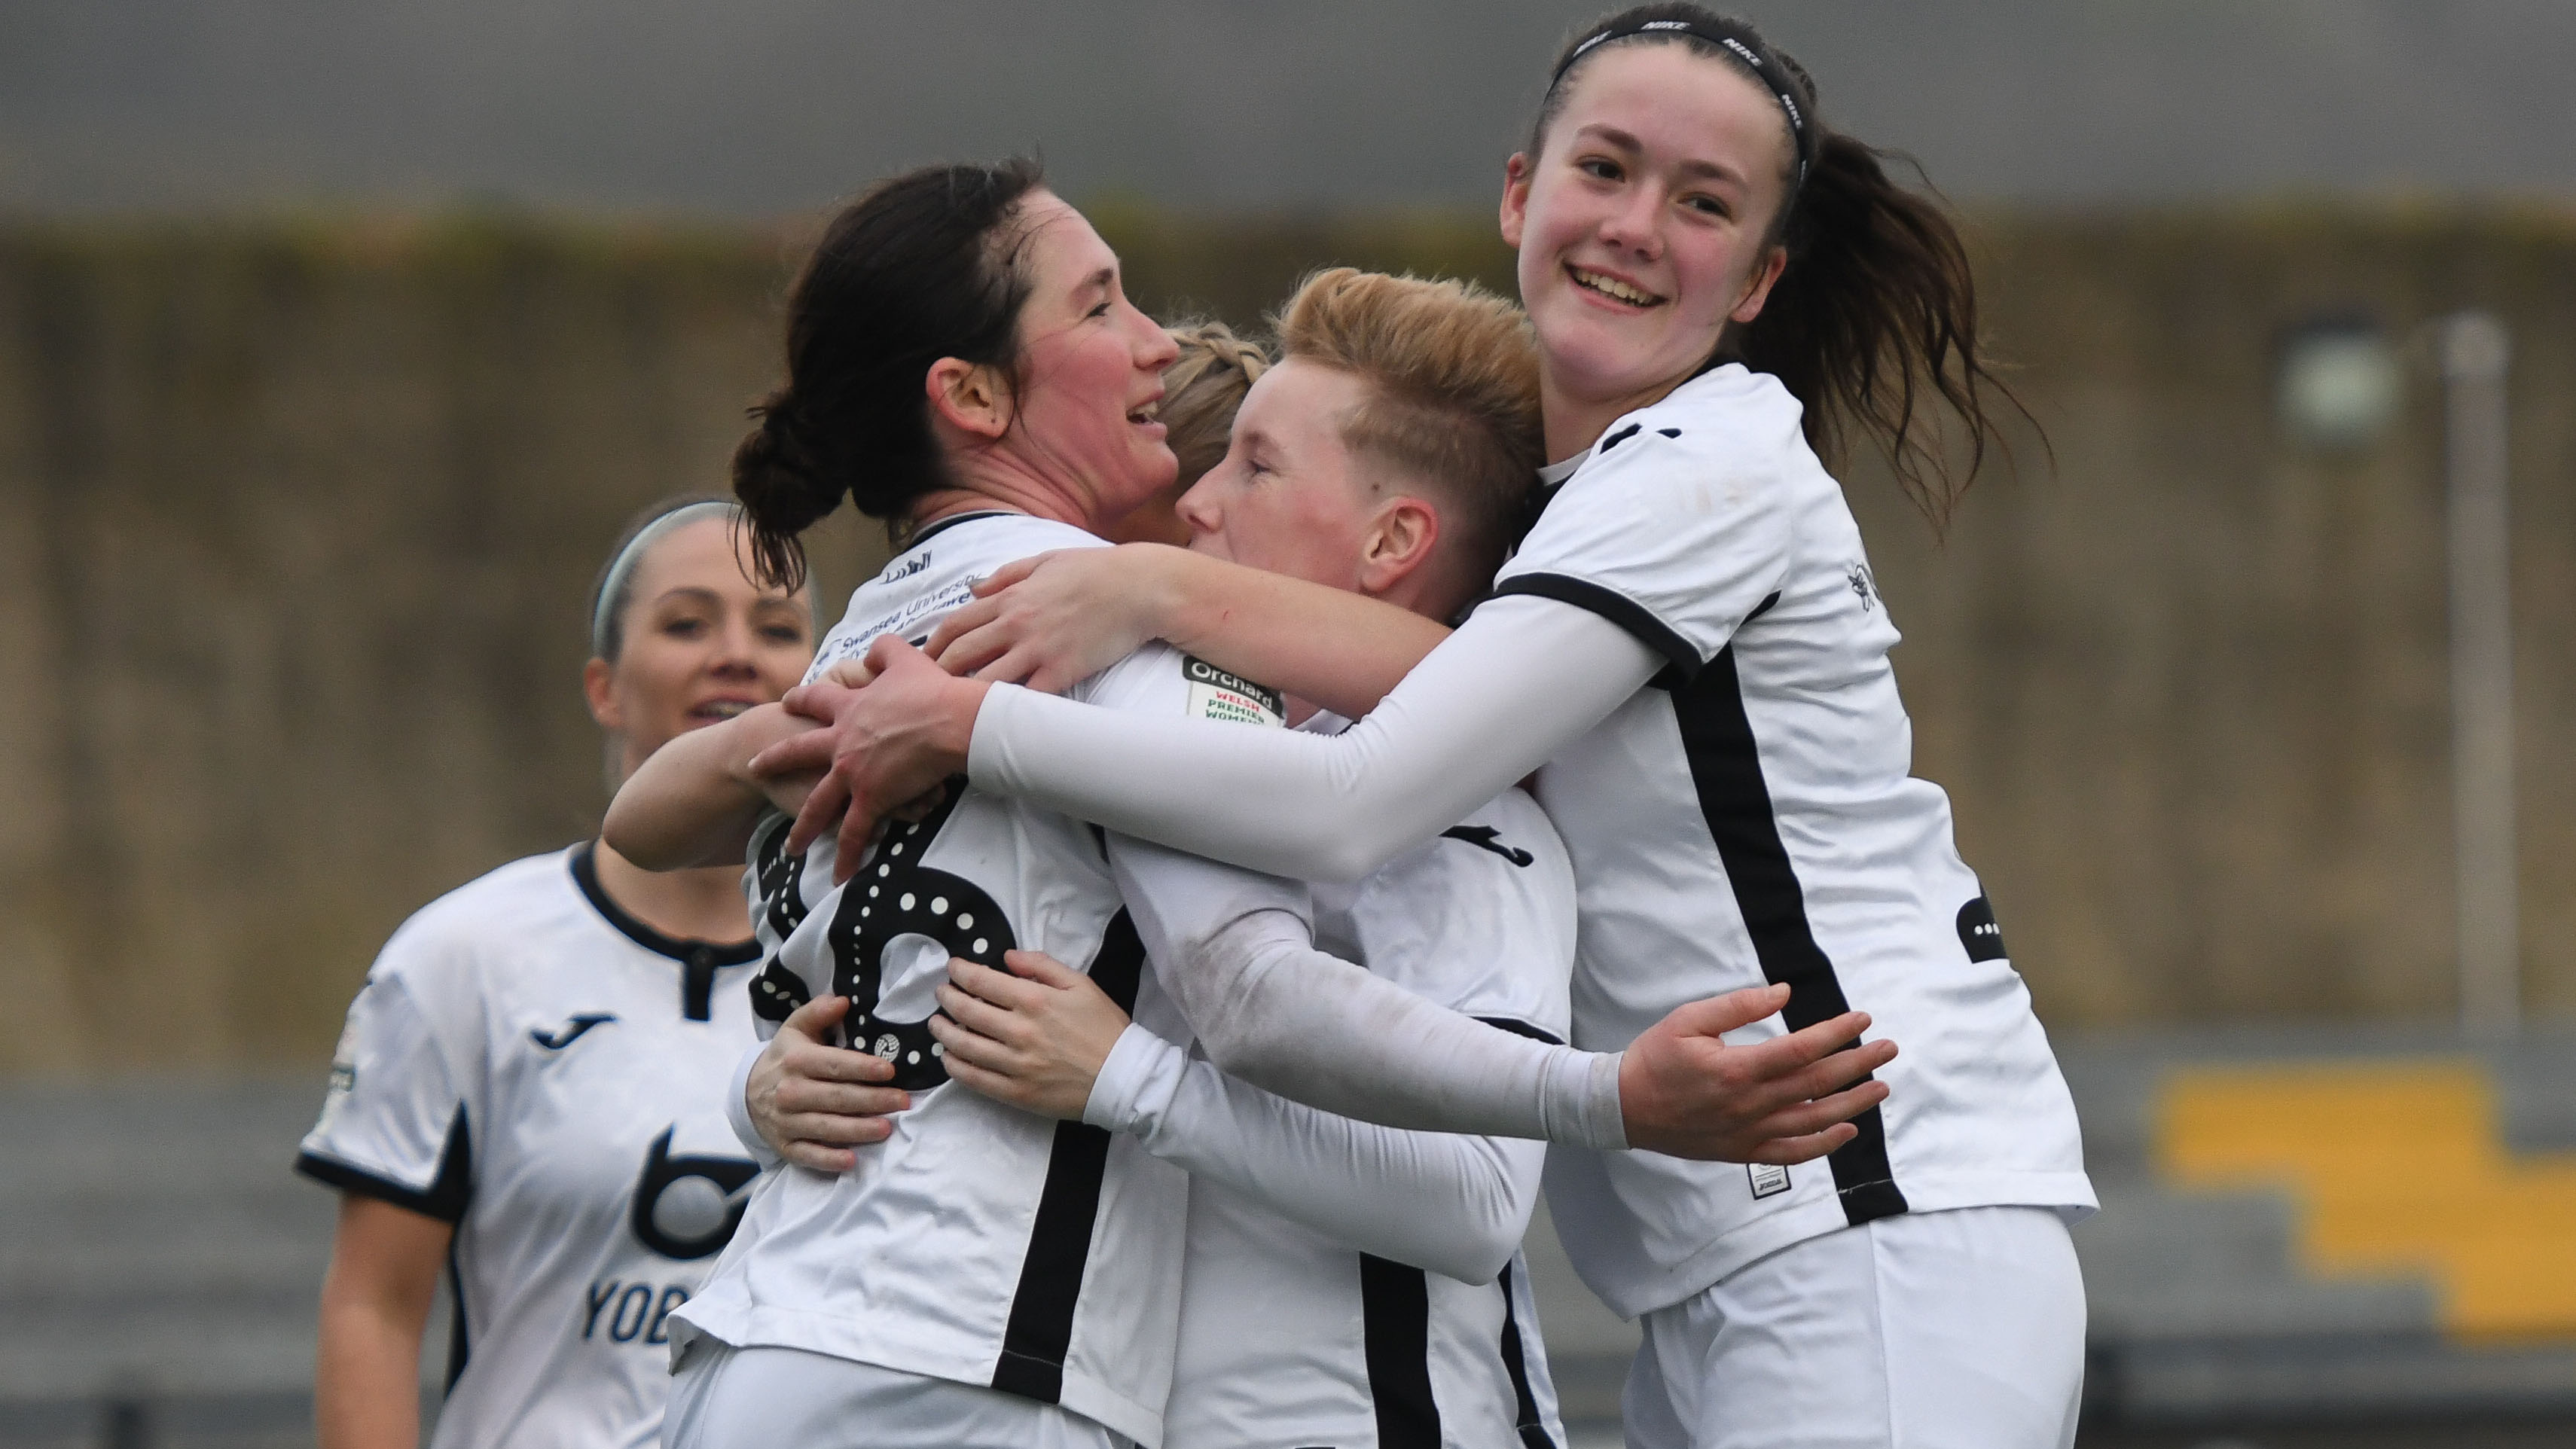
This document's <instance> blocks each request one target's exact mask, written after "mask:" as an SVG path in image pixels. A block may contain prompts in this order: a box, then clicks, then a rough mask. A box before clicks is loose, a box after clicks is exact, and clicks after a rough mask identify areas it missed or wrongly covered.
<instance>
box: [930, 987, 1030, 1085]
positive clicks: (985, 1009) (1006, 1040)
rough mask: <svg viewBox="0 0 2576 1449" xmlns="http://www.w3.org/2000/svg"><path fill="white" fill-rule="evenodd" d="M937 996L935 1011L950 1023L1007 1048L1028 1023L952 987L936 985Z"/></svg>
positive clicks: (981, 999) (1026, 1028)
mask: <svg viewBox="0 0 2576 1449" xmlns="http://www.w3.org/2000/svg"><path fill="white" fill-rule="evenodd" d="M937 994H938V997H939V1009H940V1010H942V1011H944V1012H947V1013H948V1016H949V1019H950V1020H952V1021H955V1022H956V1023H957V1024H958V1025H959V1026H962V1027H964V1028H966V1029H967V1030H968V1031H971V1032H973V1033H975V1034H976V1035H977V1036H980V1037H983V1038H985V1039H986V1040H988V1041H993V1042H998V1043H1000V1044H1001V1045H1003V1046H1010V1045H1012V1044H1014V1043H1015V1042H1016V1041H1017V1040H1018V1039H1019V1038H1020V1037H1021V1036H1022V1035H1023V1034H1024V1033H1026V1032H1027V1031H1028V1029H1029V1026H1028V1022H1027V1021H1026V1020H1025V1019H1023V1018H1021V1017H1018V1016H1015V1015H1013V1014H1012V1012H1011V1009H1010V1008H1009V1007H1007V1006H996V1005H994V1004H993V1003H992V1002H989V1001H986V1000H984V999H983V998H982V997H980V996H977V995H975V994H974V993H973V992H970V991H966V990H964V989H962V988H960V987H958V986H956V985H954V984H953V983H950V982H946V981H943V982H941V983H939V986H938V988H937ZM995 1065H999V1063H996V1064H995Z"/></svg>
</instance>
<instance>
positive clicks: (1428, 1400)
mask: <svg viewBox="0 0 2576 1449" xmlns="http://www.w3.org/2000/svg"><path fill="white" fill-rule="evenodd" d="M1360 1335H1361V1343H1362V1352H1363V1354H1364V1356H1365V1358H1366V1360H1367V1363H1368V1385H1369V1402H1370V1404H1371V1406H1372V1407H1373V1408H1374V1410H1375V1412H1376V1414H1377V1442H1378V1449H1440V1406H1439V1404H1437V1403H1436V1402H1434V1401H1433V1400H1432V1397H1431V1284H1430V1282H1429V1281H1428V1280H1427V1279H1425V1278H1424V1277H1423V1276H1422V1270H1421V1269H1420V1268H1415V1267H1411V1266H1409V1265H1407V1264H1404V1263H1398V1262H1394V1261H1392V1260H1391V1259H1387V1258H1381V1257H1378V1256H1376V1255H1375V1254H1373V1253H1362V1254H1360Z"/></svg>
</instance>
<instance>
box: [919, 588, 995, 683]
mask: <svg viewBox="0 0 2576 1449" xmlns="http://www.w3.org/2000/svg"><path fill="white" fill-rule="evenodd" d="M985 582H986V583H990V582H991V580H989V579H988V580H986V581H985ZM977 587H978V589H981V588H982V585H978V586H977ZM1001 613H1002V606H1001V604H1000V602H998V601H997V600H994V599H991V598H987V597H985V596H983V595H982V594H981V593H978V594H977V596H976V597H974V598H972V599H969V600H967V601H966V602H965V603H963V604H960V605H958V606H957V607H956V608H955V609H953V610H951V611H950V612H949V615H948V617H947V618H945V619H942V620H940V621H939V627H938V628H936V629H933V630H931V631H930V642H929V643H927V644H925V645H923V646H922V651H923V652H924V653H926V654H928V655H929V656H930V657H931V658H933V659H936V660H938V661H939V667H940V668H942V669H945V670H947V671H949V672H950V673H952V674H963V673H965V672H966V671H965V670H964V669H963V668H961V667H959V665H958V664H957V662H956V661H955V660H953V659H951V658H949V655H950V654H951V653H952V652H953V651H954V650H955V649H956V648H957V646H958V644H959V642H960V641H962V640H964V639H965V638H966V637H967V636H968V635H971V634H979V633H981V632H982V631H983V628H984V626H985V625H987V624H990V623H992V622H993V621H994V620H995V619H997V618H999V617H1001ZM986 647H988V648H989V647H990V640H989V639H987V641H986Z"/></svg>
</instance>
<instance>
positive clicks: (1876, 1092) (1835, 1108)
mask: <svg viewBox="0 0 2576 1449" xmlns="http://www.w3.org/2000/svg"><path fill="white" fill-rule="evenodd" d="M1886 1100H1887V1083H1885V1082H1863V1083H1861V1084H1860V1085H1859V1086H1857V1087H1853V1088H1851V1089H1849V1090H1848V1091H1842V1092H1836V1093H1834V1094H1833V1095H1832V1096H1829V1097H1819V1098H1817V1099H1816V1100H1814V1101H1812V1102H1794V1103H1791V1104H1790V1105H1788V1106H1785V1107H1782V1108H1781V1109H1780V1110H1778V1111H1776V1112H1773V1113H1771V1114H1770V1115H1769V1116H1767V1117H1764V1118H1762V1119H1761V1120H1760V1121H1758V1122H1756V1123H1755V1124H1753V1126H1752V1128H1751V1129H1750V1130H1749V1131H1748V1132H1747V1133H1746V1136H1747V1137H1748V1138H1750V1139H1751V1140H1754V1141H1757V1142H1758V1141H1761V1140H1763V1139H1765V1138H1776V1137H1807V1136H1813V1135H1815V1134H1818V1133H1821V1132H1823V1131H1825V1130H1826V1129H1827V1128H1830V1127H1832V1126H1834V1125H1835V1124H1837V1123H1842V1122H1849V1121H1850V1120H1851V1119H1853V1118H1854V1117H1857V1116H1859V1115H1860V1114H1861V1113H1863V1112H1866V1111H1868V1110H1869V1109H1870V1108H1872V1107H1875V1106H1877V1105H1878V1104H1879V1103H1881V1102H1884V1101H1886Z"/></svg>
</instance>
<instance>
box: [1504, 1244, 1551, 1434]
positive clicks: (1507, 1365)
mask: <svg viewBox="0 0 2576 1449" xmlns="http://www.w3.org/2000/svg"><path fill="white" fill-rule="evenodd" d="M1502 1283H1503V1342H1502V1352H1503V1372H1504V1373H1506V1374H1508V1375H1510V1377H1511V1381H1512V1432H1513V1433H1515V1434H1517V1435H1519V1436H1520V1441H1521V1449H1556V1441H1555V1440H1554V1439H1551V1438H1549V1437H1548V1433H1547V1421H1546V1420H1544V1419H1542V1418H1540V1417H1539V1412H1538V1395H1536V1394H1534V1393H1532V1392H1530V1376H1529V1360H1528V1356H1527V1355H1526V1353H1524V1351H1523V1350H1522V1348H1521V1325H1520V1317H1519V1310H1518V1308H1517V1307H1515V1305H1514V1304H1513V1302H1512V1265H1511V1264H1509V1263H1505V1264H1504V1265H1503V1278H1502Z"/></svg>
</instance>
